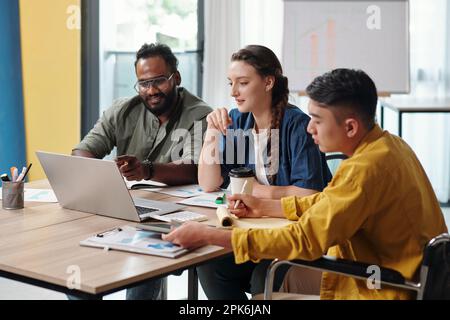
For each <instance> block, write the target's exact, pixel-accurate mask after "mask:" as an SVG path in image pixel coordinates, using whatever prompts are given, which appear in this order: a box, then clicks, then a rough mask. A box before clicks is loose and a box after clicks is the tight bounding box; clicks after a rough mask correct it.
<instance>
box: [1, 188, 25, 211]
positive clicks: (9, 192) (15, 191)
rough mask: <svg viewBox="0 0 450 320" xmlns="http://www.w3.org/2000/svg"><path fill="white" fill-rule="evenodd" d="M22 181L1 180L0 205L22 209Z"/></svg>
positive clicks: (5, 207)
mask: <svg viewBox="0 0 450 320" xmlns="http://www.w3.org/2000/svg"><path fill="white" fill-rule="evenodd" d="M23 202H24V182H23V181H17V182H12V181H3V182H2V207H3V209H8V210H12V209H23Z"/></svg>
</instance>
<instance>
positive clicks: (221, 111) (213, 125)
mask: <svg viewBox="0 0 450 320" xmlns="http://www.w3.org/2000/svg"><path fill="white" fill-rule="evenodd" d="M206 121H207V122H208V129H216V130H219V131H220V132H221V133H222V134H223V135H226V133H227V127H228V126H229V125H230V124H232V123H233V122H232V120H231V118H230V117H229V116H228V110H227V109H226V108H218V109H216V110H214V111H213V112H211V113H210V114H208V116H207V117H206Z"/></svg>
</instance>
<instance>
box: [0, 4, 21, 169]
mask: <svg viewBox="0 0 450 320" xmlns="http://www.w3.org/2000/svg"><path fill="white" fill-rule="evenodd" d="M19 23H20V19H19V0H0V173H9V168H10V167H11V166H16V167H17V168H18V169H19V173H20V170H21V169H22V167H23V166H25V165H26V158H25V128H24V112H23V95H22V64H21V51H20V24H19Z"/></svg>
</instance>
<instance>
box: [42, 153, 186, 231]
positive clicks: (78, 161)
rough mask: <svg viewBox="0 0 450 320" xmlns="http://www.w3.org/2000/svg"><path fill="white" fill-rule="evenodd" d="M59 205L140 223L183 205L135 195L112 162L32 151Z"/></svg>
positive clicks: (181, 207) (180, 207)
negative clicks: (133, 195) (131, 193)
mask: <svg viewBox="0 0 450 320" xmlns="http://www.w3.org/2000/svg"><path fill="white" fill-rule="evenodd" d="M36 155H37V157H38V158H39V161H40V162H41V165H42V167H43V168H44V171H45V174H46V175H47V178H48V181H49V182H50V185H51V186H52V188H53V191H54V192H55V195H56V198H57V199H58V202H59V203H60V205H61V206H62V207H63V208H67V209H71V210H77V211H84V212H89V213H95V214H99V215H103V216H108V217H112V218H118V219H124V220H130V221H136V222H142V221H145V220H148V219H151V218H152V217H154V216H155V215H164V214H166V213H171V212H174V211H177V210H180V209H183V208H184V206H181V205H178V204H175V203H170V202H162V201H154V200H147V199H142V198H135V197H132V196H131V195H130V192H129V191H128V189H127V186H126V183H125V181H124V179H123V177H122V174H121V173H120V171H119V169H118V168H117V165H116V163H115V162H114V161H108V160H99V159H92V158H84V157H76V156H69V155H63V154H56V153H49V152H42V151H37V152H36Z"/></svg>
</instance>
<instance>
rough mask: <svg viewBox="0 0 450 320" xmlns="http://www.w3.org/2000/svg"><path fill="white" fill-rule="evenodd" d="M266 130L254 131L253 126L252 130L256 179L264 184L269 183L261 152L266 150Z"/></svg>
mask: <svg viewBox="0 0 450 320" xmlns="http://www.w3.org/2000/svg"><path fill="white" fill-rule="evenodd" d="M267 132H268V130H267V129H264V130H259V133H256V130H255V129H254V128H253V130H252V134H253V139H254V146H255V174H256V180H258V182H259V183H261V184H264V185H266V186H268V185H270V183H269V180H267V176H266V168H265V167H264V157H263V152H266V149H267Z"/></svg>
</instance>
